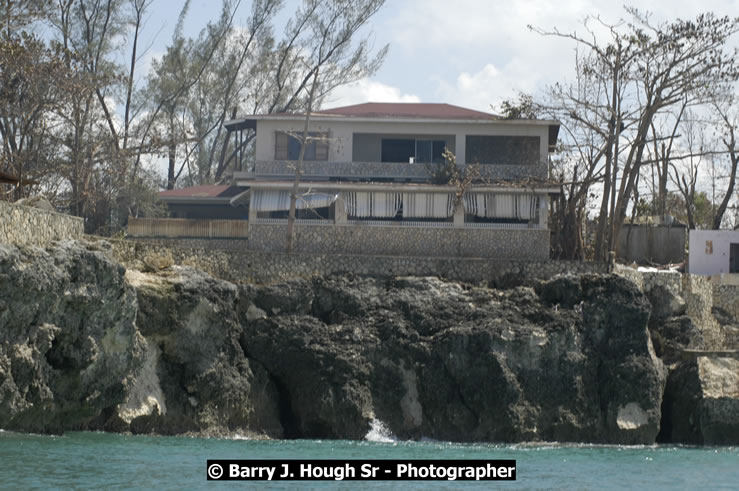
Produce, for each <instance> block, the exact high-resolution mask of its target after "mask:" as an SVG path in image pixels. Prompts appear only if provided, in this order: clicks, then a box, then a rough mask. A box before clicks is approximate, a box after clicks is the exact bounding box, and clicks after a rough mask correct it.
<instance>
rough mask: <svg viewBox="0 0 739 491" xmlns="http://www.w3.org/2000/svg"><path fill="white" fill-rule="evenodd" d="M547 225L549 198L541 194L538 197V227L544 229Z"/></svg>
mask: <svg viewBox="0 0 739 491" xmlns="http://www.w3.org/2000/svg"><path fill="white" fill-rule="evenodd" d="M548 224H549V196H548V195H546V194H542V195H540V196H539V227H540V228H543V229H546V228H548V226H549V225H548Z"/></svg>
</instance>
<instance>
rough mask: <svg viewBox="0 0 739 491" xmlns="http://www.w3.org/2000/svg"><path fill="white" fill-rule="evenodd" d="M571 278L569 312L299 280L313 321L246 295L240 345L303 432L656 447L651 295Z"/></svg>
mask: <svg viewBox="0 0 739 491" xmlns="http://www.w3.org/2000/svg"><path fill="white" fill-rule="evenodd" d="M556 281H557V282H558V285H557V286H556V288H557V289H560V286H559V284H561V283H562V281H561V280H560V279H557V280H556ZM568 281H570V280H568ZM571 281H574V282H576V283H577V286H578V287H579V291H580V292H581V293H580V294H579V296H578V297H577V298H572V297H571V296H568V297H567V300H566V301H562V302H561V305H560V303H559V302H557V304H555V305H551V304H550V301H553V300H552V299H553V296H552V295H546V296H545V298H546V299H547V301H544V302H542V300H541V299H540V298H539V296H538V295H537V294H536V293H535V292H534V290H532V289H530V288H525V287H519V288H516V289H513V290H507V291H497V290H491V289H487V288H471V287H463V286H461V285H459V284H456V283H447V282H444V281H440V280H438V279H436V278H399V279H396V280H392V281H385V280H378V279H368V278H346V277H336V278H324V279H319V280H315V281H314V282H313V283H312V285H311V286H310V287H309V283H308V282H305V281H302V282H294V283H293V284H291V285H290V286H289V287H286V288H285V290H286V291H291V292H294V291H312V292H313V299H314V300H313V303H312V310H311V312H310V313H305V308H304V307H300V303H299V302H294V301H292V302H287V303H286V305H288V304H290V305H294V306H295V307H294V308H293V309H286V310H283V311H281V312H279V313H278V314H276V315H274V314H270V311H271V310H272V309H270V306H269V305H268V304H263V303H261V302H260V296H259V295H255V294H251V295H246V294H245V295H243V296H242V298H243V299H244V300H246V299H247V298H248V301H249V305H248V306H244V307H242V308H241V311H242V312H244V314H242V319H241V322H242V325H244V326H245V329H244V333H243V335H242V337H241V344H242V347H243V348H244V351H245V353H246V354H247V356H248V357H249V358H251V359H256V360H258V361H259V362H260V363H261V364H263V365H264V366H265V368H266V369H267V371H268V372H269V373H270V374H271V376H272V377H273V378H274V379H275V380H276V383H277V384H278V385H279V386H280V388H281V389H280V390H281V396H282V397H283V399H285V400H286V404H284V405H283V414H282V416H283V424H286V425H288V426H291V427H292V432H293V433H294V434H296V435H298V436H304V437H313V438H336V437H341V438H357V437H361V436H362V435H363V434H364V433H366V431H367V429H368V428H369V422H370V420H371V418H372V417H377V418H379V419H381V420H382V421H384V422H385V423H386V424H387V426H388V427H389V428H390V429H391V430H392V431H393V432H394V433H396V434H397V435H398V436H400V437H402V438H418V437H422V436H425V437H430V438H435V439H442V440H458V441H460V440H461V441H522V440H561V441H589V442H610V443H651V442H653V441H654V438H655V437H656V435H657V432H658V430H659V421H660V404H661V395H662V390H663V388H664V383H665V377H664V371H663V368H662V364H661V362H660V361H659V359H657V357H656V356H655V354H654V351H653V350H652V348H651V341H650V339H649V334H648V331H647V322H648V318H649V304H648V302H647V300H646V298H645V297H644V296H643V295H642V294H641V293H640V292H639V291H638V290H637V289H636V288H635V287H634V286H633V285H632V284H631V283H629V282H627V281H625V280H623V279H621V278H620V277H616V276H608V277H597V276H591V277H583V278H578V279H571ZM295 283H297V284H295ZM550 290H551V289H548V288H547V287H546V286H545V287H544V288H542V289H540V291H550ZM562 305H569V306H570V308H567V307H566V306H564V307H563V306H562ZM255 311H259V312H262V313H264V316H263V317H261V318H255V317H254V316H253V313H254V312H255ZM248 312H252V316H251V319H249V318H247V317H248Z"/></svg>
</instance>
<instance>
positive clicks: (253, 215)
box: [246, 194, 257, 234]
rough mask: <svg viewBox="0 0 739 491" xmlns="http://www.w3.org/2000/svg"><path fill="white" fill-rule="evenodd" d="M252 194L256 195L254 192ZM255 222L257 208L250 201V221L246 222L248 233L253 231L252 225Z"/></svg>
mask: <svg viewBox="0 0 739 491" xmlns="http://www.w3.org/2000/svg"><path fill="white" fill-rule="evenodd" d="M252 196H254V195H253V194H252ZM255 223H257V209H256V208H254V207H253V206H251V203H249V221H248V222H247V223H246V233H247V234H248V233H249V232H250V231H251V227H252V225H254V224H255Z"/></svg>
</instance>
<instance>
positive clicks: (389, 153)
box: [382, 138, 416, 162]
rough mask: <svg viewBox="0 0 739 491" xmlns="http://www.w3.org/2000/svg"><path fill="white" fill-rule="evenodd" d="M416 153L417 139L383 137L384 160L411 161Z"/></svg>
mask: <svg viewBox="0 0 739 491" xmlns="http://www.w3.org/2000/svg"><path fill="white" fill-rule="evenodd" d="M415 155H416V140H400V139H395V138H392V139H391V138H383V139H382V162H409V161H410V158H411V157H415Z"/></svg>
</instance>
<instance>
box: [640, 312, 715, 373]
mask: <svg viewBox="0 0 739 491" xmlns="http://www.w3.org/2000/svg"><path fill="white" fill-rule="evenodd" d="M649 325H650V333H651V335H652V342H653V343H654V348H655V351H656V353H657V355H658V356H659V357H660V358H662V360H663V361H664V362H665V363H667V364H670V363H675V362H677V361H679V360H680V358H681V356H682V352H683V350H684V349H704V348H705V347H706V346H705V344H706V343H705V339H704V337H703V332H702V331H701V330H700V328H699V327H698V326H696V325H695V322H694V321H693V319H691V318H690V317H688V316H687V315H682V316H680V317H672V318H669V319H657V320H652V321H650V323H649Z"/></svg>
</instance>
